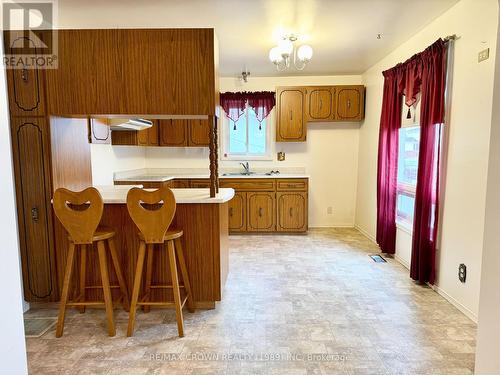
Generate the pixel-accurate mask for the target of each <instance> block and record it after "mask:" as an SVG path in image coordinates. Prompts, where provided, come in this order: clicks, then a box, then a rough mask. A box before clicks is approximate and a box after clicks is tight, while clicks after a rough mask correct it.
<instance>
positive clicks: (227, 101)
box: [220, 91, 276, 122]
mask: <svg viewBox="0 0 500 375" xmlns="http://www.w3.org/2000/svg"><path fill="white" fill-rule="evenodd" d="M247 102H248V105H249V106H250V107H252V108H253V110H254V111H255V114H256V116H257V120H258V121H259V122H262V121H263V120H264V119H265V118H266V117H267V116H268V115H269V113H270V112H271V110H272V109H273V108H274V106H275V105H276V98H275V95H274V92H272V91H257V92H247V91H244V92H223V93H221V94H220V104H221V106H222V108H223V109H224V111H225V112H226V114H227V117H229V118H230V119H231V120H232V121H234V122H236V121H238V119H239V118H240V116H241V115H242V114H243V112H244V111H245V104H246V103H247Z"/></svg>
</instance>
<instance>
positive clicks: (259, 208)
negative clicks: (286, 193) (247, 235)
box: [247, 192, 276, 232]
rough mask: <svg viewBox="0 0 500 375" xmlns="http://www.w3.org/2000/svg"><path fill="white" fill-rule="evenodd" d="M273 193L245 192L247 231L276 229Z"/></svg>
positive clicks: (272, 230)
mask: <svg viewBox="0 0 500 375" xmlns="http://www.w3.org/2000/svg"><path fill="white" fill-rule="evenodd" d="M274 197H275V193H269V192H255V193H247V212H248V214H247V217H248V224H247V231H248V232H274V231H275V230H276V214H275V211H276V208H275V204H276V201H275V199H274Z"/></svg>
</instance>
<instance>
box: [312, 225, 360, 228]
mask: <svg viewBox="0 0 500 375" xmlns="http://www.w3.org/2000/svg"><path fill="white" fill-rule="evenodd" d="M328 228H354V224H336V225H309V229H328Z"/></svg>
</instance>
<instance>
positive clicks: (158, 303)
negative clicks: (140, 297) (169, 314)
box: [137, 302, 175, 306]
mask: <svg viewBox="0 0 500 375" xmlns="http://www.w3.org/2000/svg"><path fill="white" fill-rule="evenodd" d="M137 306H175V303H174V302H137Z"/></svg>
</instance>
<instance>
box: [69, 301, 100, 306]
mask: <svg viewBox="0 0 500 375" xmlns="http://www.w3.org/2000/svg"><path fill="white" fill-rule="evenodd" d="M66 306H104V301H102V302H99V301H88V302H68V303H66Z"/></svg>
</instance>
